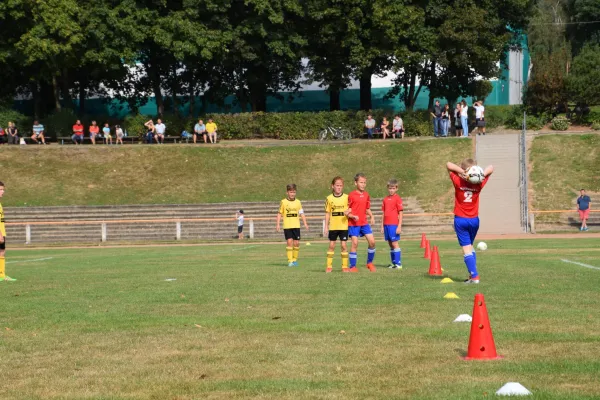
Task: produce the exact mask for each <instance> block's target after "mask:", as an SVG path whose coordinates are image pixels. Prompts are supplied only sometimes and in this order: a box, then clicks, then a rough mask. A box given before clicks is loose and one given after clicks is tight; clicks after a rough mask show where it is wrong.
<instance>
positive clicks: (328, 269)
mask: <svg viewBox="0 0 600 400" xmlns="http://www.w3.org/2000/svg"><path fill="white" fill-rule="evenodd" d="M331 271H333V268H327V269H326V270H325V272H326V273H330V272H331Z"/></svg>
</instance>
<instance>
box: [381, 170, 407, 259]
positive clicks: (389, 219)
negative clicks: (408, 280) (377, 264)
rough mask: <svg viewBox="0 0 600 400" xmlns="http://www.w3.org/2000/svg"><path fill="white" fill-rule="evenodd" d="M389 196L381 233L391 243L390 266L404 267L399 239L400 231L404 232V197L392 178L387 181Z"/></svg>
mask: <svg viewBox="0 0 600 400" xmlns="http://www.w3.org/2000/svg"><path fill="white" fill-rule="evenodd" d="M387 189H388V193H389V196H386V197H385V198H384V199H383V204H382V205H381V210H382V211H383V219H382V220H381V233H383V234H384V237H385V240H386V241H387V242H388V244H389V245H390V258H391V260H392V263H391V264H390V265H389V266H388V268H392V269H402V253H401V250H400V246H399V245H398V241H399V240H400V232H402V211H403V210H404V208H403V206H402V198H400V196H398V193H396V192H397V191H398V181H397V180H395V179H390V180H389V181H388V183H387Z"/></svg>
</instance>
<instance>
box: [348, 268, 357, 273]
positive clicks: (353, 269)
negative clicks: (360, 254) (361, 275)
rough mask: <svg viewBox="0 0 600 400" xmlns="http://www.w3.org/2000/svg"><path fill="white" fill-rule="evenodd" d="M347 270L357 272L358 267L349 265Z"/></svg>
mask: <svg viewBox="0 0 600 400" xmlns="http://www.w3.org/2000/svg"><path fill="white" fill-rule="evenodd" d="M348 272H358V268H356V267H350V268H348Z"/></svg>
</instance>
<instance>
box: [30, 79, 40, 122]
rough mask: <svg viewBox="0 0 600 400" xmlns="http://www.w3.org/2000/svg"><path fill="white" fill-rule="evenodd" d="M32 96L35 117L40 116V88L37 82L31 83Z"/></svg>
mask: <svg viewBox="0 0 600 400" xmlns="http://www.w3.org/2000/svg"><path fill="white" fill-rule="evenodd" d="M30 87H31V89H30V90H31V97H32V98H33V118H34V119H39V118H40V89H39V87H38V84H37V82H33V83H32V84H31V86H30Z"/></svg>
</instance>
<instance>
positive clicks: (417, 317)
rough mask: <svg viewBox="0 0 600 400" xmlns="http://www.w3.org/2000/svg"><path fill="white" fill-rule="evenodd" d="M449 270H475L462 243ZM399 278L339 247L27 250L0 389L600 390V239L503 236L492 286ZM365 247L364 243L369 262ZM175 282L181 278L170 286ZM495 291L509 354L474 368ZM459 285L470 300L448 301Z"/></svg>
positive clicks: (1, 288) (211, 393) (466, 394)
mask: <svg viewBox="0 0 600 400" xmlns="http://www.w3.org/2000/svg"><path fill="white" fill-rule="evenodd" d="M436 244H438V245H439V246H440V249H441V258H442V265H443V266H444V268H445V272H446V273H447V274H448V275H449V276H450V277H452V278H453V279H455V280H456V281H458V280H462V278H464V276H465V274H466V271H465V267H464V265H463V263H462V256H461V254H460V249H459V248H458V246H457V245H456V244H455V242H454V241H446V242H438V243H436ZM402 245H403V246H402V248H403V264H404V266H405V268H404V270H402V271H394V270H388V269H387V268H385V267H383V265H384V264H387V262H388V260H389V256H388V254H389V253H388V252H387V251H385V247H384V244H383V243H382V242H379V248H378V254H377V258H376V264H377V265H378V266H380V268H379V270H378V271H377V272H376V273H369V272H368V271H367V270H366V269H365V268H362V270H361V272H360V273H359V274H342V273H341V272H340V267H339V258H338V257H339V253H338V254H336V259H335V264H334V266H335V267H336V269H335V270H334V273H332V274H325V273H324V265H323V264H324V253H325V244H324V243H313V245H312V246H306V245H305V244H303V245H302V249H301V253H300V260H299V262H300V267H299V268H288V267H286V266H285V265H286V261H285V259H284V258H285V255H284V253H285V250H284V245H283V244H279V245H272V244H258V243H245V244H240V245H218V246H188V247H144V248H103V249H56V250H42V249H37V250H12V251H9V252H8V254H7V256H8V258H7V261H8V264H7V272H8V274H9V275H11V276H12V277H14V278H17V279H18V281H16V282H10V283H9V282H4V283H1V284H0V304H2V311H1V312H0V321H1V325H0V328H1V334H0V354H1V356H0V371H2V384H1V385H0V398H2V399H49V398H51V399H83V398H86V399H200V398H203V399H241V398H263V399H307V398H318V399H366V398H369V399H400V398H411V399H481V398H486V397H494V396H493V394H494V392H495V391H496V390H498V389H499V388H500V387H501V386H502V385H503V384H504V383H506V382H509V381H517V382H520V383H522V384H523V385H524V386H526V387H527V388H528V389H530V390H531V391H532V392H533V393H534V396H533V398H535V399H597V398H599V397H600V385H598V371H600V361H599V360H600V336H599V335H598V332H600V313H599V311H598V310H599V309H600V297H599V296H598V283H599V282H600V270H596V269H590V268H585V267H582V266H579V265H576V264H568V263H565V262H563V261H561V259H568V260H571V261H575V262H580V263H584V264H589V265H593V266H596V267H600V257H599V255H600V249H599V248H598V242H597V240H595V239H577V240H565V239H561V240H559V239H556V240H554V239H553V240H520V241H517V240H504V241H490V242H488V245H489V250H488V251H486V252H480V253H479V254H478V261H479V264H480V271H481V277H482V283H481V284H480V285H478V286H473V285H464V284H462V283H458V282H456V283H453V284H448V285H444V284H440V283H439V280H436V279H431V278H429V277H428V276H426V272H427V266H428V264H427V262H426V261H425V260H423V259H422V251H421V249H419V248H418V245H419V242H418V241H406V242H403V243H402ZM364 257H365V245H364V243H363V244H361V248H360V249H359V259H360V261H361V262H362V261H363V260H364ZM167 279H176V280H172V281H167ZM478 291H480V292H482V293H484V294H485V296H486V297H485V299H486V304H487V308H488V311H489V316H490V320H491V325H492V329H493V332H494V337H495V340H496V346H497V350H498V353H499V354H502V355H504V356H505V358H504V359H503V360H499V361H483V362H482V361H479V362H467V361H463V360H462V359H461V358H460V356H461V355H464V353H465V352H466V349H467V345H468V337H469V329H470V324H469V323H453V322H452V321H453V320H454V318H455V317H456V316H458V315H459V314H463V313H468V314H471V311H472V308H473V297H474V295H475V293H477V292H478ZM446 292H455V293H456V294H457V295H458V296H459V297H460V299H458V300H445V299H443V296H444V294H445V293H446Z"/></svg>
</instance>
